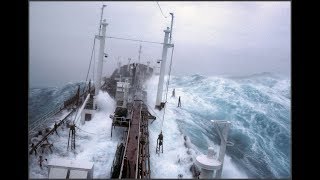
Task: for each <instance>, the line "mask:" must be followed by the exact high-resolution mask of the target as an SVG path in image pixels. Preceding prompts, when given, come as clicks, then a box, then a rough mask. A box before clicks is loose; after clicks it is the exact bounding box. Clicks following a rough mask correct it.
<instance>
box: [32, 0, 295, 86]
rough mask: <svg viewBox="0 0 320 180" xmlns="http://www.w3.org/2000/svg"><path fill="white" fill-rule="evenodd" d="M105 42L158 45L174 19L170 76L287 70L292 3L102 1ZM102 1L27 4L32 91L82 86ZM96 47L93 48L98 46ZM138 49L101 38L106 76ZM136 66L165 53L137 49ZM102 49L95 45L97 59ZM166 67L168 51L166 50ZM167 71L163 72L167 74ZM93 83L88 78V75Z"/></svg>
mask: <svg viewBox="0 0 320 180" xmlns="http://www.w3.org/2000/svg"><path fill="white" fill-rule="evenodd" d="M105 4H106V5H107V7H106V8H105V10H104V18H105V19H106V20H107V23H109V25H108V26H107V36H116V37H124V38H134V39H141V40H148V41H156V42H163V37H164V32H163V30H164V29H165V28H166V27H167V26H170V19H171V18H170V15H169V13H170V12H173V13H174V15H175V20H174V27H173V40H172V41H173V43H174V44H175V50H174V59H173V69H172V74H174V75H190V74H194V73H198V74H203V75H216V74H231V75H244V74H252V73H259V72H275V73H281V74H284V75H288V76H289V75H290V71H291V67H290V66H291V50H290V49H291V48H290V46H291V28H290V25H291V24H290V22H291V7H290V6H291V3H290V2H268V1H267V2H198V1H195V2H191V1H189V2H182V1H178V2H162V1H160V2H159V4H160V6H161V8H162V10H163V12H164V14H165V15H166V16H168V17H167V18H164V17H163V16H162V14H161V12H160V10H159V8H158V6H157V3H156V2H147V1H141V2H105ZM101 5H102V2H29V78H30V86H31V87H34V86H60V85H63V84H65V83H67V82H74V81H81V80H85V78H86V74H87V70H88V66H89V61H90V55H91V48H92V44H93V38H94V35H95V34H97V31H98V23H99V19H100V9H101ZM97 42H98V41H97ZM139 44H140V43H138V42H131V41H122V40H115V39H106V50H105V51H106V53H108V54H109V57H108V58H107V59H105V60H106V62H105V63H104V68H103V74H104V75H110V74H111V72H112V71H113V70H114V69H115V68H116V64H117V57H118V56H120V61H121V62H122V64H124V63H127V62H128V58H129V57H131V58H133V59H134V60H137V57H138V49H139ZM141 45H142V55H141V61H142V62H146V61H148V60H150V61H151V62H152V63H155V61H156V60H157V59H160V58H161V51H162V46H161V45H157V44H144V43H142V44H141ZM98 48H99V45H98V43H97V46H96V59H97V54H98ZM168 52H169V53H168V60H167V63H168V64H169V60H170V53H171V50H169V51H168ZM167 69H168V68H167ZM90 75H91V76H92V72H90Z"/></svg>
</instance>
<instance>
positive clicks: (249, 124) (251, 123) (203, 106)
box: [29, 73, 291, 178]
mask: <svg viewBox="0 0 320 180" xmlns="http://www.w3.org/2000/svg"><path fill="white" fill-rule="evenodd" d="M157 82H158V76H155V77H153V78H151V79H150V80H149V81H148V82H147V84H146V85H147V87H148V89H147V91H148V104H149V106H150V107H149V111H150V112H151V113H153V114H156V116H157V120H155V121H154V122H153V123H150V126H149V131H150V153H151V157H150V158H151V170H152V172H151V177H153V178H177V177H178V174H182V175H183V177H184V178H191V177H192V174H191V172H190V171H189V167H190V165H191V164H192V163H193V162H194V159H195V157H196V156H197V155H199V154H200V153H206V152H207V148H208V146H213V147H214V148H215V150H216V152H218V149H219V136H218V135H217V134H216V132H215V131H214V130H213V126H212V124H211V123H210V120H212V119H215V120H223V119H225V120H230V121H231V122H232V127H231V130H230V133H229V138H228V139H229V140H230V141H232V142H234V146H228V147H227V151H226V157H225V162H224V167H223V173H222V177H223V178H245V177H254V178H257V177H258V178H286V177H289V176H290V153H291V152H290V146H291V144H290V138H291V136H290V134H291V126H290V124H291V123H290V119H291V117H290V111H291V93H290V89H291V85H290V83H291V81H290V79H288V78H286V77H281V76H278V75H275V74H271V73H261V74H254V75H250V76H242V77H239V76H237V77H232V76H220V77H218V76H215V77H207V76H202V75H198V74H196V75H192V76H184V77H175V76H171V80H170V85H169V94H168V102H167V106H166V110H165V116H164V117H165V120H164V122H163V126H162V125H161V124H162V121H161V120H162V115H163V114H162V113H163V111H156V110H154V109H153V107H154V105H155V98H156V90H157ZM77 84H78V83H69V84H67V85H66V86H64V87H60V88H42V89H39V88H33V89H31V90H30V91H29V121H31V120H32V119H34V118H35V116H36V115H38V116H41V114H43V113H45V111H47V110H48V109H50V106H52V105H55V104H59V103H63V100H65V98H66V97H69V96H71V95H73V94H74V93H75V92H76V89H77V86H76V85H77ZM80 84H81V83H80ZM173 88H174V89H175V91H176V97H171V91H172V90H173ZM164 89H165V88H164ZM163 96H165V94H164V95H163ZM178 96H181V101H182V108H177V101H178ZM107 99H109V101H110V102H108V103H107V105H106V106H110V107H111V106H113V105H111V104H113V103H114V102H113V101H112V100H111V99H110V98H107ZM105 102H106V101H105ZM108 104H109V105H108ZM151 108H152V110H151ZM108 109H109V108H108ZM153 111H154V112H153ZM108 112H110V111H109V110H108ZM110 113H111V112H110ZM104 118H105V117H104ZM99 122H104V121H99ZM107 122H108V123H110V122H109V120H108V121H107ZM90 123H91V124H92V125H93V123H94V122H93V121H92V122H90ZM90 123H89V124H90ZM104 123H105V122H104ZM90 126H91V125H90ZM103 127H105V125H104V126H103ZM161 127H162V131H163V134H164V153H163V154H160V155H157V154H155V147H156V140H157V137H158V134H159V133H160V131H161ZM106 128H107V130H104V132H105V133H107V134H109V132H110V127H106ZM91 129H92V131H93V130H94V128H90V130H91ZM92 138H94V139H96V138H95V137H94V136H93V137H92ZM59 139H60V138H59ZM104 139H105V140H106V141H110V140H111V139H110V138H109V137H108V138H107V136H106V138H104ZM98 140H99V138H97V142H98ZM64 141H65V140H64ZM99 143H102V142H100V140H99ZM116 144H117V143H116V141H114V140H112V141H111V142H110V143H107V144H101V147H102V146H103V147H104V148H103V149H104V151H106V152H105V153H103V155H108V156H110V157H108V158H109V159H111V160H107V159H105V160H104V163H106V162H107V165H102V164H101V166H100V165H99V166H95V167H97V168H98V174H96V175H94V176H95V177H99V178H108V177H109V172H108V171H110V170H109V169H110V167H109V166H111V164H110V163H112V159H113V157H111V156H113V154H114V152H115V148H116ZM64 146H65V145H64ZM64 146H63V147H61V150H62V149H66V147H64ZM57 149H60V147H59V148H57ZM81 149H82V148H81ZM89 149H90V148H89ZM81 151H83V150H81ZM87 152H88V153H89V154H87V155H88V156H86V157H88V158H87V159H88V160H89V159H90V158H89V157H91V155H90V154H94V149H92V150H90V151H87ZM99 152H100V151H99ZM101 152H102V151H101ZM89 155H90V156H89ZM101 155H102V154H99V157H98V156H97V157H96V156H93V157H92V158H102V156H101ZM54 156H55V155H53V156H52V158H53V157H54ZM79 157H80V156H79ZM77 159H78V158H77ZM97 162H98V163H101V162H100V161H97ZM30 165H32V164H30ZM35 166H36V165H35ZM106 167H108V168H106ZM102 169H103V171H102ZM37 173H40V172H36V171H32V172H31V174H37ZM32 177H45V174H43V175H32Z"/></svg>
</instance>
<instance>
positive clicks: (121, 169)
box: [119, 113, 133, 179]
mask: <svg viewBox="0 0 320 180" xmlns="http://www.w3.org/2000/svg"><path fill="white" fill-rule="evenodd" d="M132 116H133V113H131V119H132ZM130 127H131V125H130V121H129V128H128V134H127V141H126V146H125V147H124V154H123V157H122V162H121V168H120V175H119V179H121V176H122V171H123V162H124V158H125V154H126V151H127V146H128V141H129V134H130Z"/></svg>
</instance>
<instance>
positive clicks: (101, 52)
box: [94, 5, 108, 107]
mask: <svg viewBox="0 0 320 180" xmlns="http://www.w3.org/2000/svg"><path fill="white" fill-rule="evenodd" d="M105 7H106V5H103V6H102V8H101V17H100V27H99V34H98V35H96V38H97V39H98V40H99V41H100V47H99V56H98V66H97V78H96V82H95V90H94V95H95V98H94V107H96V96H97V95H98V93H99V90H100V87H101V78H102V68H103V56H104V46H105V38H106V27H107V25H108V23H106V20H105V19H104V20H103V21H102V17H103V9H104V8H105ZM101 31H102V32H101ZM105 57H107V56H106V55H105Z"/></svg>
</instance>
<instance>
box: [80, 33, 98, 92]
mask: <svg viewBox="0 0 320 180" xmlns="http://www.w3.org/2000/svg"><path fill="white" fill-rule="evenodd" d="M95 44H96V37H94V39H93V46H92V50H91V57H90V63H89V68H88V72H87V76H86V82H85V83H87V80H88V75H89V72H90V67H91V62H92V57H93V54H94V47H95ZM83 91H85V88H84V89H83Z"/></svg>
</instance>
